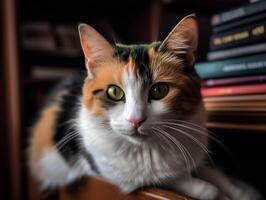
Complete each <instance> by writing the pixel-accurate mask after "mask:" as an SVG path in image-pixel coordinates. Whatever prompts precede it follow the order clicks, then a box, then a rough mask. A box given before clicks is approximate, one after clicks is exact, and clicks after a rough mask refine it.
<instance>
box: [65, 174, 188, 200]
mask: <svg viewBox="0 0 266 200" xmlns="http://www.w3.org/2000/svg"><path fill="white" fill-rule="evenodd" d="M88 199H95V200H96V199H97V200H107V199H115V200H192V198H190V197H186V196H182V195H180V194H177V193H174V192H171V191H167V190H164V189H158V188H156V189H155V188H153V189H144V190H141V191H136V192H134V193H131V194H129V195H125V194H122V193H121V192H120V191H119V189H118V188H117V187H115V186H114V185H111V184H110V183H107V182H105V181H103V180H100V179H95V178H90V179H89V180H86V181H85V182H84V183H82V185H81V186H77V185H75V186H72V187H69V188H63V189H61V191H60V200H88Z"/></svg>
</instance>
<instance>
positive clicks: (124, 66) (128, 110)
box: [79, 15, 201, 141]
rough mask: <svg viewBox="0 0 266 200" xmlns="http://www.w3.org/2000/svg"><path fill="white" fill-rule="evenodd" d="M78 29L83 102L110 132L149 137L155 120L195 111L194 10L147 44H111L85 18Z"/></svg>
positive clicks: (197, 93)
mask: <svg viewBox="0 0 266 200" xmlns="http://www.w3.org/2000/svg"><path fill="white" fill-rule="evenodd" d="M79 32H80V39H81V46H82V49H83V52H84V55H85V60H86V69H87V73H88V77H87V79H86V80H85V83H84V87H83V101H82V102H83V106H84V107H85V108H86V111H87V112H88V113H89V114H90V116H93V117H95V118H96V119H101V120H104V121H105V124H104V126H106V127H105V128H107V129H110V130H112V131H111V132H112V134H117V135H120V136H121V137H124V138H128V139H129V140H131V141H135V140H136V141H139V140H142V139H143V140H145V138H149V137H152V136H153V135H155V133H154V132H156V126H157V127H161V128H162V126H163V125H162V126H160V124H163V123H164V122H174V121H171V120H186V119H187V118H189V117H190V116H192V115H193V114H194V113H195V112H196V110H197V108H198V106H199V104H200V103H201V96H200V82H199V78H198V76H197V75H196V73H195V70H194V68H193V64H194V61H195V55H194V53H195V51H196V49H197V45H198V26H197V22H196V19H195V16H193V15H190V16H188V17H186V18H184V19H183V20H182V21H180V22H179V23H178V24H177V25H176V26H175V27H174V29H173V30H172V31H171V32H170V34H169V35H168V36H167V37H166V39H165V40H164V41H163V42H154V43H151V44H144V45H142V44H141V45H122V44H115V45H113V46H112V45H111V44H110V43H109V42H107V41H106V40H105V39H104V38H103V37H102V36H101V35H100V34H99V33H98V32H97V31H96V30H94V29H93V28H92V27H90V26H89V25H86V24H81V25H80V26H79ZM162 129H163V128H162Z"/></svg>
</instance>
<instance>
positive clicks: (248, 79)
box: [203, 75, 266, 87]
mask: <svg viewBox="0 0 266 200" xmlns="http://www.w3.org/2000/svg"><path fill="white" fill-rule="evenodd" d="M262 82H266V75H261V76H244V77H234V78H223V79H209V80H206V81H203V86H205V87H213V86H221V85H237V84H244V83H246V84H247V83H262Z"/></svg>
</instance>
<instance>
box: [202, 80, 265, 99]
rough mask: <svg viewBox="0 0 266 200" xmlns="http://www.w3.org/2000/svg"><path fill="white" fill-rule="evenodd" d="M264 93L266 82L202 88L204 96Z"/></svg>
mask: <svg viewBox="0 0 266 200" xmlns="http://www.w3.org/2000/svg"><path fill="white" fill-rule="evenodd" d="M262 93H265V94H266V83H263V84H252V85H236V86H225V87H213V88H202V89H201V94H202V96H203V97H210V96H232V95H241V94H262Z"/></svg>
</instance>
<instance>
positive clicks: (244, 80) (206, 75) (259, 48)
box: [195, 0, 266, 130]
mask: <svg viewBox="0 0 266 200" xmlns="http://www.w3.org/2000/svg"><path fill="white" fill-rule="evenodd" d="M211 24H212V30H213V34H212V36H211V37H210V50H211V51H210V52H209V53H208V54H207V60H208V62H204V63H197V64H196V66H195V67H196V71H197V72H198V74H199V76H200V77H201V79H202V80H203V81H202V84H203V87H202V96H203V98H204V103H205V107H206V109H207V111H208V117H209V120H208V125H209V127H223V128H236V129H252V130H254V129H256V130H266V123H265V122H266V1H265V0H261V1H256V2H254V3H250V4H247V5H243V6H241V7H238V8H235V9H232V10H229V11H225V12H222V13H218V14H215V15H213V16H212V18H211Z"/></svg>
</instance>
